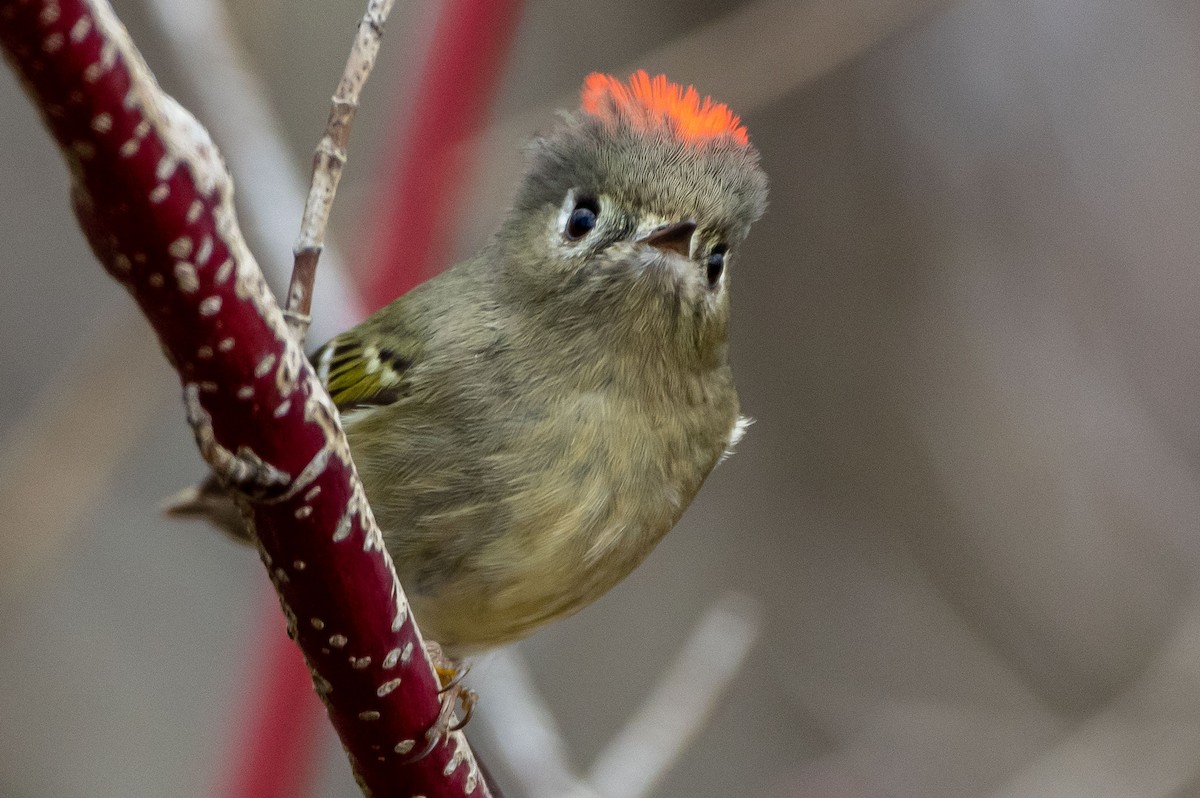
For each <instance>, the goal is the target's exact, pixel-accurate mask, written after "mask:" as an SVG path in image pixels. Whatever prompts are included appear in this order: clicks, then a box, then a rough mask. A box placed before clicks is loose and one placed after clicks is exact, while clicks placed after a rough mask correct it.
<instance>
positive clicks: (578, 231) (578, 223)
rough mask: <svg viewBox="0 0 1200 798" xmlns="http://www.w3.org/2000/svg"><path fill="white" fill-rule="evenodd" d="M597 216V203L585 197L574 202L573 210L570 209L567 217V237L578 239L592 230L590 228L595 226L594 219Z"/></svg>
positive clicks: (598, 211)
mask: <svg viewBox="0 0 1200 798" xmlns="http://www.w3.org/2000/svg"><path fill="white" fill-rule="evenodd" d="M599 216H600V205H599V203H597V202H596V201H595V200H594V199H591V198H587V197H585V198H583V199H580V200H579V201H578V202H577V203H575V210H573V211H571V215H570V216H568V217H567V229H566V234H567V238H570V239H571V240H573V241H578V240H579V239H581V238H583V237H584V236H585V235H587V234H588V233H590V232H592V228H594V227H595V226H596V219H597V218H598V217H599Z"/></svg>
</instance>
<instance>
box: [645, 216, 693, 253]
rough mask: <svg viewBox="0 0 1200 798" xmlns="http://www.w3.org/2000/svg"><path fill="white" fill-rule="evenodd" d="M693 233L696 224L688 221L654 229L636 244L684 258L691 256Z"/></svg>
mask: <svg viewBox="0 0 1200 798" xmlns="http://www.w3.org/2000/svg"><path fill="white" fill-rule="evenodd" d="M695 232H696V223H695V222H693V221H692V220H691V219H688V220H686V221H683V222H675V223H674V224H664V225H663V226H662V227H656V228H655V229H653V230H651V231H650V232H649V233H647V234H646V235H644V236H642V237H641V238H639V239H638V243H639V244H649V245H650V246H652V247H654V248H656V249H661V250H662V251H663V252H675V253H677V254H679V255H682V256H683V257H685V258H686V257H689V256H690V255H691V254H692V233H695Z"/></svg>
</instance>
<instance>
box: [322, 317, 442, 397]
mask: <svg viewBox="0 0 1200 798" xmlns="http://www.w3.org/2000/svg"><path fill="white" fill-rule="evenodd" d="M419 351H420V345H419V343H418V341H417V340H416V339H415V338H413V337H409V336H403V335H400V336H394V337H392V336H389V337H388V338H387V340H386V342H385V341H384V340H382V339H381V338H379V337H378V336H377V335H376V334H375V333H374V331H364V330H361V329H360V328H355V329H353V330H350V331H348V332H344V333H342V334H341V335H338V336H336V337H335V338H333V339H331V340H330V341H329V342H328V343H326V344H325V345H324V346H322V347H321V348H320V349H318V350H317V351H316V352H314V353H313V355H312V363H313V366H314V367H315V368H316V370H317V376H319V377H320V378H321V382H322V383H324V385H325V388H326V389H327V390H328V391H329V395H330V396H331V397H333V402H334V404H336V405H337V408H338V410H340V411H342V412H343V413H344V412H346V411H348V410H353V409H355V408H361V407H376V406H379V405H388V404H392V403H393V402H395V401H397V400H398V399H400V397H402V396H403V395H404V394H405V391H406V374H407V372H408V370H409V369H410V368H412V365H413V363H414V362H416V360H417V357H418V355H419Z"/></svg>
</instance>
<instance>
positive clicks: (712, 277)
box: [704, 244, 729, 288]
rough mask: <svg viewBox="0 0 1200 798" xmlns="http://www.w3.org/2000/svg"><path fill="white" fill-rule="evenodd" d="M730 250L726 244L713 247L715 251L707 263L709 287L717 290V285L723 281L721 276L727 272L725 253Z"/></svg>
mask: <svg viewBox="0 0 1200 798" xmlns="http://www.w3.org/2000/svg"><path fill="white" fill-rule="evenodd" d="M728 251H729V248H728V247H726V246H725V245H724V244H719V245H717V246H715V247H713V251H712V253H711V254H709V256H708V260H707V261H705V264H704V265H705V269H706V272H705V274H706V276H707V277H708V287H709V288H716V287H717V283H718V282H720V281H721V275H722V274H724V272H725V253H726V252H728Z"/></svg>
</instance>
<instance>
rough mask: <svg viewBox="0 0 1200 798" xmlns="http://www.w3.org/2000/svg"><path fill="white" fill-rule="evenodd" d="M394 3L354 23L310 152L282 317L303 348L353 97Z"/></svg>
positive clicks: (377, 2) (381, 1)
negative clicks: (322, 127)
mask: <svg viewBox="0 0 1200 798" xmlns="http://www.w3.org/2000/svg"><path fill="white" fill-rule="evenodd" d="M392 2H393V0H368V2H367V10H366V13H364V14H363V18H362V20H361V21H360V22H359V23H358V32H357V34H356V35H355V37H354V45H353V47H351V49H350V57H349V58H347V59H346V66H345V68H344V69H343V70H342V79H341V80H340V81H339V82H338V86H337V91H335V92H334V94H333V104H332V106H331V108H330V109H329V121H328V122H327V123H326V125H325V135H324V136H322V137H321V140H320V142H318V143H317V149H316V152H314V153H313V173H312V186H311V188H309V191H308V199H307V200H305V202H304V217H303V220H302V221H301V223H300V237H299V239H298V240H297V241H296V247H295V250H294V254H295V256H296V260H295V264H294V265H293V267H292V280H291V284H290V285H289V286H288V297H287V310H286V313H285V315H286V318H287V321H288V327H289V328H290V329H291V331H292V336H293V337H294V338H295V339H296V340H297V341H299V342H300V343H301V345H303V343H304V336H305V335H306V334H307V333H308V324H309V312H310V310H311V308H312V286H313V280H315V279H316V276H317V260H318V259H319V258H320V257H321V247H322V246H323V245H324V243H325V229H326V227H328V225H329V213H330V210H331V209H332V208H333V198H334V196H335V195H336V194H337V187H338V182H339V181H340V180H341V179H342V170H343V169H344V168H345V166H346V145H347V143H348V142H349V140H350V126H351V124H353V122H354V114H355V113H356V112H357V111H358V98H359V95H360V94H361V93H362V88H363V86H364V85H365V84H366V82H367V78H368V77H370V75H371V69H372V68H373V67H374V66H375V56H376V55H377V54H378V53H379V42H380V39H381V38H382V36H383V26H384V23H385V22H386V21H387V16H388V14H389V13H390V12H391V10H392Z"/></svg>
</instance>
